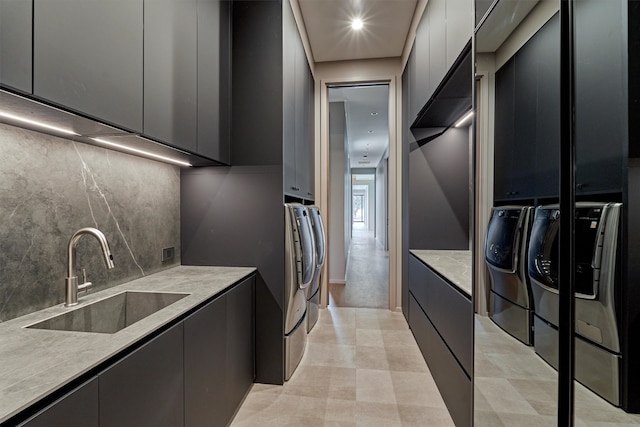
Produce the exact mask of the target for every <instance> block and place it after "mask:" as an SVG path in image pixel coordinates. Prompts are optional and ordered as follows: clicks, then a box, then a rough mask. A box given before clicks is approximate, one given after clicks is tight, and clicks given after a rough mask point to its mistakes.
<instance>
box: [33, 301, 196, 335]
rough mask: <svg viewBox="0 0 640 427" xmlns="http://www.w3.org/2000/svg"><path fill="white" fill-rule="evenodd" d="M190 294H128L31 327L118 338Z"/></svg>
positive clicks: (86, 306) (80, 308)
mask: <svg viewBox="0 0 640 427" xmlns="http://www.w3.org/2000/svg"><path fill="white" fill-rule="evenodd" d="M187 295H189V294H182V293H168V292H136V291H126V292H122V293H120V294H116V295H113V296H111V297H109V298H105V299H103V300H99V301H96V302H94V303H91V304H88V305H85V306H83V307H79V308H77V309H75V310H72V311H69V312H67V313H63V314H59V315H57V316H55V317H52V318H50V319H47V320H43V321H41V322H38V323H34V324H33V325H29V326H27V328H31V329H54V330H59V331H75V332H97V333H102V334H114V333H116V332H118V331H120V330H122V329H124V328H126V327H127V326H131V325H133V324H134V323H136V322H137V321H139V320H142V319H144V318H145V317H147V316H149V315H151V314H153V313H155V312H156V311H159V310H161V309H163V308H165V307H167V306H168V305H171V304H173V303H174V302H176V301H179V300H181V299H182V298H184V297H186V296H187Z"/></svg>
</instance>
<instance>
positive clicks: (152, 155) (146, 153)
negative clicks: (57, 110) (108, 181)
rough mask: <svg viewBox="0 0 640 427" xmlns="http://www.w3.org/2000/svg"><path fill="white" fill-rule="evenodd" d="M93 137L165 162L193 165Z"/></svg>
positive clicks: (104, 142) (98, 140) (113, 145)
mask: <svg viewBox="0 0 640 427" xmlns="http://www.w3.org/2000/svg"><path fill="white" fill-rule="evenodd" d="M91 139H92V140H94V141H96V142H99V143H100V144H105V145H110V146H112V147H116V148H120V149H122V150H127V151H131V152H132V153H137V154H141V155H143V156H147V157H152V158H154V159H158V160H163V161H165V162H171V163H175V164H177V165H180V166H188V167H191V166H192V165H191V163H187V162H183V161H182V160H177V159H173V158H171V157H165V156H161V155H159V154H154V153H150V152H148V151H143V150H138V149H137V148H133V147H128V146H126V145H122V144H117V143H115V142H111V141H106V140H104V139H101V138H91Z"/></svg>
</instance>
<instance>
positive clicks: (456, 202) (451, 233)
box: [409, 128, 470, 249]
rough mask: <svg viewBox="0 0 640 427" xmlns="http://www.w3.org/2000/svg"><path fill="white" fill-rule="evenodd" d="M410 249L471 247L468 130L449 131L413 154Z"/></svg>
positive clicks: (410, 180) (410, 172)
mask: <svg viewBox="0 0 640 427" xmlns="http://www.w3.org/2000/svg"><path fill="white" fill-rule="evenodd" d="M409 182H410V184H409V200H410V204H409V222H410V223H409V227H410V238H409V247H410V248H413V249H468V248H469V194H470V193H469V191H470V189H469V131H468V128H464V129H450V130H448V131H447V132H446V133H445V134H444V135H442V136H441V137H439V138H437V139H435V140H433V141H431V142H429V143H427V144H425V145H424V146H422V147H421V148H420V149H419V150H415V151H413V152H411V154H410V158H409Z"/></svg>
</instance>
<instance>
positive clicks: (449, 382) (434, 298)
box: [408, 255, 473, 426]
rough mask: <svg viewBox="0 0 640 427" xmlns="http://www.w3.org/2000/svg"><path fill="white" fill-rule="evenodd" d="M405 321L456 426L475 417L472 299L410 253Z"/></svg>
mask: <svg viewBox="0 0 640 427" xmlns="http://www.w3.org/2000/svg"><path fill="white" fill-rule="evenodd" d="M408 311H409V316H408V317H409V327H410V328H411V332H412V333H413V336H414V337H415V339H416V342H417V343H418V346H419V347H420V351H421V352H422V355H423V357H424V359H425V361H426V362H427V365H428V366H429V369H430V370H431V372H432V373H433V378H434V380H435V382H436V385H437V386H438V390H439V391H440V394H441V395H442V398H443V400H444V402H445V404H446V405H447V409H448V410H449V413H450V414H451V418H452V419H453V421H454V423H455V424H456V425H457V426H470V425H471V424H472V420H473V416H472V414H473V398H472V388H473V385H472V381H471V377H472V373H473V305H472V302H471V297H470V296H468V295H466V294H464V295H463V294H462V293H461V292H460V291H459V290H458V289H457V288H455V287H454V286H453V285H452V284H451V283H449V282H448V281H447V280H446V279H444V278H442V277H440V276H439V275H438V274H437V273H435V272H434V270H432V269H431V268H430V267H429V266H427V265H426V264H424V263H423V262H422V261H420V260H419V259H418V258H416V257H415V256H413V255H410V256H409V295H408Z"/></svg>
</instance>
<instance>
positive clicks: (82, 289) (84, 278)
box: [78, 268, 93, 293]
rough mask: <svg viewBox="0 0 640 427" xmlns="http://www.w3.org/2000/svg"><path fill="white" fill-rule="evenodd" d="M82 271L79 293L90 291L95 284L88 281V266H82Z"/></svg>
mask: <svg viewBox="0 0 640 427" xmlns="http://www.w3.org/2000/svg"><path fill="white" fill-rule="evenodd" d="M80 271H81V272H82V283H81V284H80V285H78V293H80V292H85V293H88V292H89V288H90V287H91V286H93V283H91V282H88V281H87V269H86V268H81V269H80Z"/></svg>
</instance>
